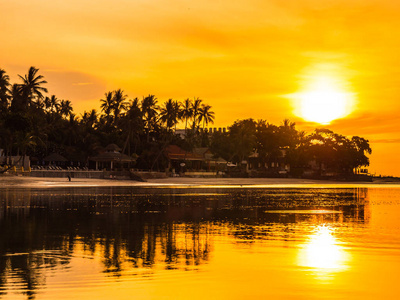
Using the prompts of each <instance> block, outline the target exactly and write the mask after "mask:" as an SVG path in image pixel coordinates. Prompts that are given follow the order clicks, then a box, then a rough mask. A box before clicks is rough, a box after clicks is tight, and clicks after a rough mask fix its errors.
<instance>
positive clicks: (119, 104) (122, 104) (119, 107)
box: [111, 89, 128, 124]
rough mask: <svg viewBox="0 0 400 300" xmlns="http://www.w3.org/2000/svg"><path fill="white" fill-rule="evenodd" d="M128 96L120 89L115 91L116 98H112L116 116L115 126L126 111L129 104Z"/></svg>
mask: <svg viewBox="0 0 400 300" xmlns="http://www.w3.org/2000/svg"><path fill="white" fill-rule="evenodd" d="M126 97H127V96H126V95H124V91H123V90H121V89H119V90H116V91H114V96H113V97H112V106H111V110H112V113H113V115H114V124H116V123H117V122H118V119H119V116H120V114H121V113H122V112H123V111H124V110H126V107H127V105H128V102H127V101H125V100H126Z"/></svg>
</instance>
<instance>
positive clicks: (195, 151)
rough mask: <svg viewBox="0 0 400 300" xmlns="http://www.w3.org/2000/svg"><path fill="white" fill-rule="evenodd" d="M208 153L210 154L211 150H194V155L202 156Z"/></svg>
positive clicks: (203, 148) (202, 148)
mask: <svg viewBox="0 0 400 300" xmlns="http://www.w3.org/2000/svg"><path fill="white" fill-rule="evenodd" d="M207 152H210V150H209V149H208V148H207V147H201V148H194V149H193V153H196V154H200V155H203V156H204V155H205V154H206V153H207Z"/></svg>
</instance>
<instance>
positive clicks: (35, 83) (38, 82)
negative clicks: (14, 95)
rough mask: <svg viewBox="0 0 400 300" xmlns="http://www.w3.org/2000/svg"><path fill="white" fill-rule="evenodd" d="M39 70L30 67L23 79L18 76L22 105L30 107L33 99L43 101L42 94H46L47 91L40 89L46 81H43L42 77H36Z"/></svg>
mask: <svg viewBox="0 0 400 300" xmlns="http://www.w3.org/2000/svg"><path fill="white" fill-rule="evenodd" d="M38 71H39V69H36V68H35V67H30V68H29V70H28V74H26V75H25V76H24V77H22V76H21V75H18V76H19V78H21V79H22V84H21V92H22V96H23V98H24V102H25V103H24V104H25V105H30V104H31V103H32V102H33V101H34V100H35V99H39V100H41V99H43V94H42V93H47V89H46V88H44V87H42V85H43V84H46V83H47V81H46V80H44V79H43V78H44V77H43V76H42V75H38V74H37V73H38Z"/></svg>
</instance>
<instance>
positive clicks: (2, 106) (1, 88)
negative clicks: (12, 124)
mask: <svg viewBox="0 0 400 300" xmlns="http://www.w3.org/2000/svg"><path fill="white" fill-rule="evenodd" d="M9 86H10V77H9V76H8V75H7V74H6V71H5V70H3V69H0V112H3V111H5V110H6V109H7V108H8V101H9V99H10V89H9Z"/></svg>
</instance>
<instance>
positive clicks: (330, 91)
mask: <svg viewBox="0 0 400 300" xmlns="http://www.w3.org/2000/svg"><path fill="white" fill-rule="evenodd" d="M314 68H315V69H314V70H311V71H310V70H309V71H308V72H306V75H305V76H304V77H305V80H304V81H303V82H302V83H301V85H302V86H303V90H302V91H300V92H298V93H295V94H293V95H291V98H292V99H293V100H294V106H295V114H296V115H297V116H299V117H301V118H303V119H305V120H307V121H311V122H316V123H320V124H329V123H330V122H331V121H333V120H336V119H340V118H343V117H345V116H347V115H349V114H350V113H351V112H352V109H353V106H354V94H353V93H351V92H349V91H348V90H347V88H346V86H345V84H343V82H342V81H341V80H340V79H339V78H340V77H341V74H340V72H339V71H340V70H338V67H337V66H331V65H328V66H327V65H322V67H321V66H317V67H314ZM318 69H322V72H321V70H318ZM324 69H325V70H324ZM326 69H327V70H326ZM324 71H325V72H324Z"/></svg>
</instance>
